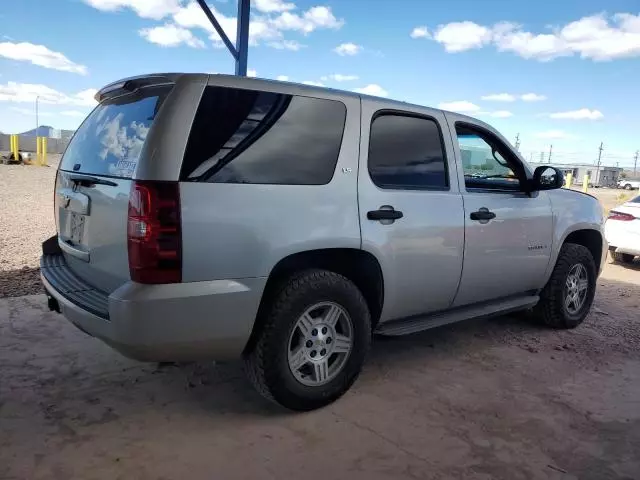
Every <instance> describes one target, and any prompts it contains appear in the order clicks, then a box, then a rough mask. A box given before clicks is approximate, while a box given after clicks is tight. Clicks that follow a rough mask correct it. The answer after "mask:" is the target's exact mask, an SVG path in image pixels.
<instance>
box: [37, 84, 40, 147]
mask: <svg viewBox="0 0 640 480" xmlns="http://www.w3.org/2000/svg"><path fill="white" fill-rule="evenodd" d="M39 98H40V96H39V95H36V138H38V130H40V122H39V121H38V99H39ZM36 141H37V140H36Z"/></svg>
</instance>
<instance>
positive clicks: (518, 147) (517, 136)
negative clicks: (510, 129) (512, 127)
mask: <svg viewBox="0 0 640 480" xmlns="http://www.w3.org/2000/svg"><path fill="white" fill-rule="evenodd" d="M515 147H516V150H517V151H518V152H519V151H520V133H518V134H517V135H516V145H515Z"/></svg>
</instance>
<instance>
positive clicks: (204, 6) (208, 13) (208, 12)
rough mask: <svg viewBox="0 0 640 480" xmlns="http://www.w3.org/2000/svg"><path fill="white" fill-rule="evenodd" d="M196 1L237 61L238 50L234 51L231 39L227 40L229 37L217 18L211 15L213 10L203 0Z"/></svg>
mask: <svg viewBox="0 0 640 480" xmlns="http://www.w3.org/2000/svg"><path fill="white" fill-rule="evenodd" d="M196 1H197V2H198V4H199V5H200V8H202V11H203V12H204V14H205V15H206V16H207V18H208V19H209V21H210V22H211V25H213V28H215V29H216V32H218V35H220V38H221V39H222V41H223V42H224V44H225V45H226V46H227V48H228V49H229V52H231V55H233V58H235V59H236V61H237V60H238V52H237V51H236V48H235V47H234V46H233V43H231V40H229V37H227V34H226V33H224V30H223V29H222V27H221V26H220V24H219V23H218V20H216V17H215V16H214V15H213V12H211V9H210V8H209V5H207V3H206V2H205V0H196Z"/></svg>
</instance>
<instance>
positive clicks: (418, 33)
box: [409, 26, 431, 38]
mask: <svg viewBox="0 0 640 480" xmlns="http://www.w3.org/2000/svg"><path fill="white" fill-rule="evenodd" d="M409 36H410V37H411V38H431V34H429V30H428V29H427V27H425V26H421V27H416V28H414V29H413V30H412V31H411V33H410V34H409Z"/></svg>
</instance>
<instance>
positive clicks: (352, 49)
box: [333, 43, 362, 57]
mask: <svg viewBox="0 0 640 480" xmlns="http://www.w3.org/2000/svg"><path fill="white" fill-rule="evenodd" d="M333 51H334V52H336V53H337V54H338V55H341V56H343V57H344V56H345V55H357V54H358V53H360V52H361V51H362V46H360V45H356V44H355V43H342V44H340V45H338V46H337V47H336V48H334V49H333Z"/></svg>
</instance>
